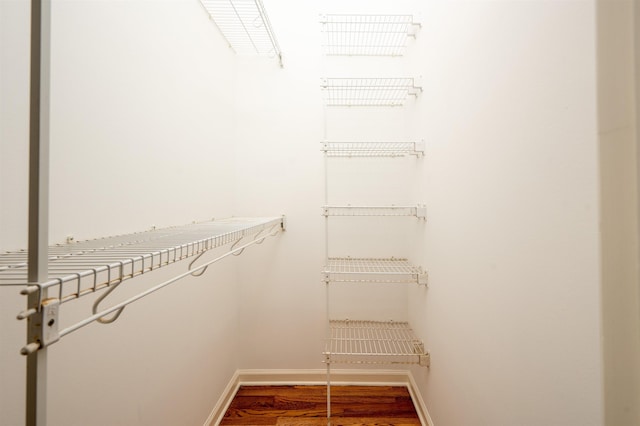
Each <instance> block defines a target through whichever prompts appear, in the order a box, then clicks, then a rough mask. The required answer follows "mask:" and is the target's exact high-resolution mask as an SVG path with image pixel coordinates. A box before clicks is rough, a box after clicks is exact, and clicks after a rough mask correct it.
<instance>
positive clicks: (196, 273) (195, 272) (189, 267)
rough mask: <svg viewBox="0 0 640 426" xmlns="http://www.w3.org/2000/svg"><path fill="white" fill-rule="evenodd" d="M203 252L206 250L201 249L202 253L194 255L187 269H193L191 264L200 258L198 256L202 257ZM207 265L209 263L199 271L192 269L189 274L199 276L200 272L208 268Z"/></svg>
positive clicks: (202, 272)
mask: <svg viewBox="0 0 640 426" xmlns="http://www.w3.org/2000/svg"><path fill="white" fill-rule="evenodd" d="M205 253H206V252H204V251H203V252H202V253H200V254H199V255H197V256H196V258H195V259H193V260H192V261H191V263H189V266H188V267H187V270H189V271H190V270H191V269H193V268H192V267H193V264H194V263H196V261H197V260H198V259H200V258H201V257H202V255H203V254H205ZM208 267H209V265H207V266H205V267H204V268H202V270H201V271H198V270H195V271H193V272H192V273H191V275H193V276H194V277H199V276H201V275H202V274H204V273H205V271H206V270H207V268H208Z"/></svg>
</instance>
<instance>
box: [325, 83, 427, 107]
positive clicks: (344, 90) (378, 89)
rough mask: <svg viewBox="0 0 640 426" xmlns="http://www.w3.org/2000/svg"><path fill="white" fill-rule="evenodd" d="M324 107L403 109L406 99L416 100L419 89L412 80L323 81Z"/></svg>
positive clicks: (420, 89)
mask: <svg viewBox="0 0 640 426" xmlns="http://www.w3.org/2000/svg"><path fill="white" fill-rule="evenodd" d="M320 87H321V88H322V89H323V91H324V94H325V96H324V101H325V105H326V106H332V107H336V106H360V107H365V106H376V107H390V106H391V107H397V106H403V105H404V104H405V102H406V100H407V98H409V97H410V96H413V97H416V98H417V97H418V95H419V94H420V93H421V92H422V88H421V87H420V86H418V85H417V84H416V80H415V79H414V78H412V77H398V78H395V77H394V78H333V77H332V78H323V79H322V80H321V82H320Z"/></svg>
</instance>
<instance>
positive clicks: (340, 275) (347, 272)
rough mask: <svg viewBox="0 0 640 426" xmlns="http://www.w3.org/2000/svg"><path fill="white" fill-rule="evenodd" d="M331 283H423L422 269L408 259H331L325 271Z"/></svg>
mask: <svg viewBox="0 0 640 426" xmlns="http://www.w3.org/2000/svg"><path fill="white" fill-rule="evenodd" d="M323 273H324V274H325V277H326V279H327V281H330V282H373V283H419V284H422V283H423V276H424V272H423V270H422V268H420V267H417V266H414V265H412V264H410V263H409V261H408V260H407V259H396V258H386V259H383V258H352V257H330V258H329V259H328V261H327V265H325V267H324V269H323Z"/></svg>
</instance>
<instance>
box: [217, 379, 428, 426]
mask: <svg viewBox="0 0 640 426" xmlns="http://www.w3.org/2000/svg"><path fill="white" fill-rule="evenodd" d="M326 424H327V387H326V386H241V387H240V389H239V390H238V393H237V394H236V396H235V397H234V399H233V401H232V402H231V405H230V406H229V409H228V410H227V412H226V413H225V415H224V418H223V420H222V422H221V423H220V425H256V426H257V425H277V426H305V425H309V426H311V425H314V426H317V425H326ZM331 425H332V426H340V425H349V426H353V425H362V426H382V425H387V426H409V425H412V426H415V425H420V419H419V417H418V414H417V413H416V410H415V408H414V406H413V402H412V401H411V396H410V395H409V392H408V391H407V389H406V388H404V387H394V386H331Z"/></svg>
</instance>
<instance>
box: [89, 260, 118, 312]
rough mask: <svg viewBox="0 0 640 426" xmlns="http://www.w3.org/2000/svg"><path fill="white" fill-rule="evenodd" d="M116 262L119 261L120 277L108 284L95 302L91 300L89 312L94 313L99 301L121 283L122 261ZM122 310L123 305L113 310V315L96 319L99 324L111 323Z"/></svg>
mask: <svg viewBox="0 0 640 426" xmlns="http://www.w3.org/2000/svg"><path fill="white" fill-rule="evenodd" d="M118 263H120V277H118V279H117V281H116V282H114V283H113V284H111V285H110V286H109V288H108V289H107V291H105V292H104V294H102V295H101V296H100V297H98V298H97V299H96V301H95V302H93V306H92V307H91V312H92V313H93V314H94V315H95V314H97V313H98V306H99V305H100V303H102V301H103V300H104V299H106V298H107V296H109V295H110V294H111V293H112V292H113V291H114V290H115V289H116V288H117V287H118V286H119V285H120V284H122V281H123V280H124V276H123V275H124V262H118ZM122 311H124V306H123V307H122V308H120V309H118V310H117V311H115V312H114V314H113V316H111V317H110V318H105V317H100V318H98V319H97V320H96V321H98V322H99V323H100V324H111V323H112V322H114V321H115V320H117V319H118V318H119V317H120V314H122Z"/></svg>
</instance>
